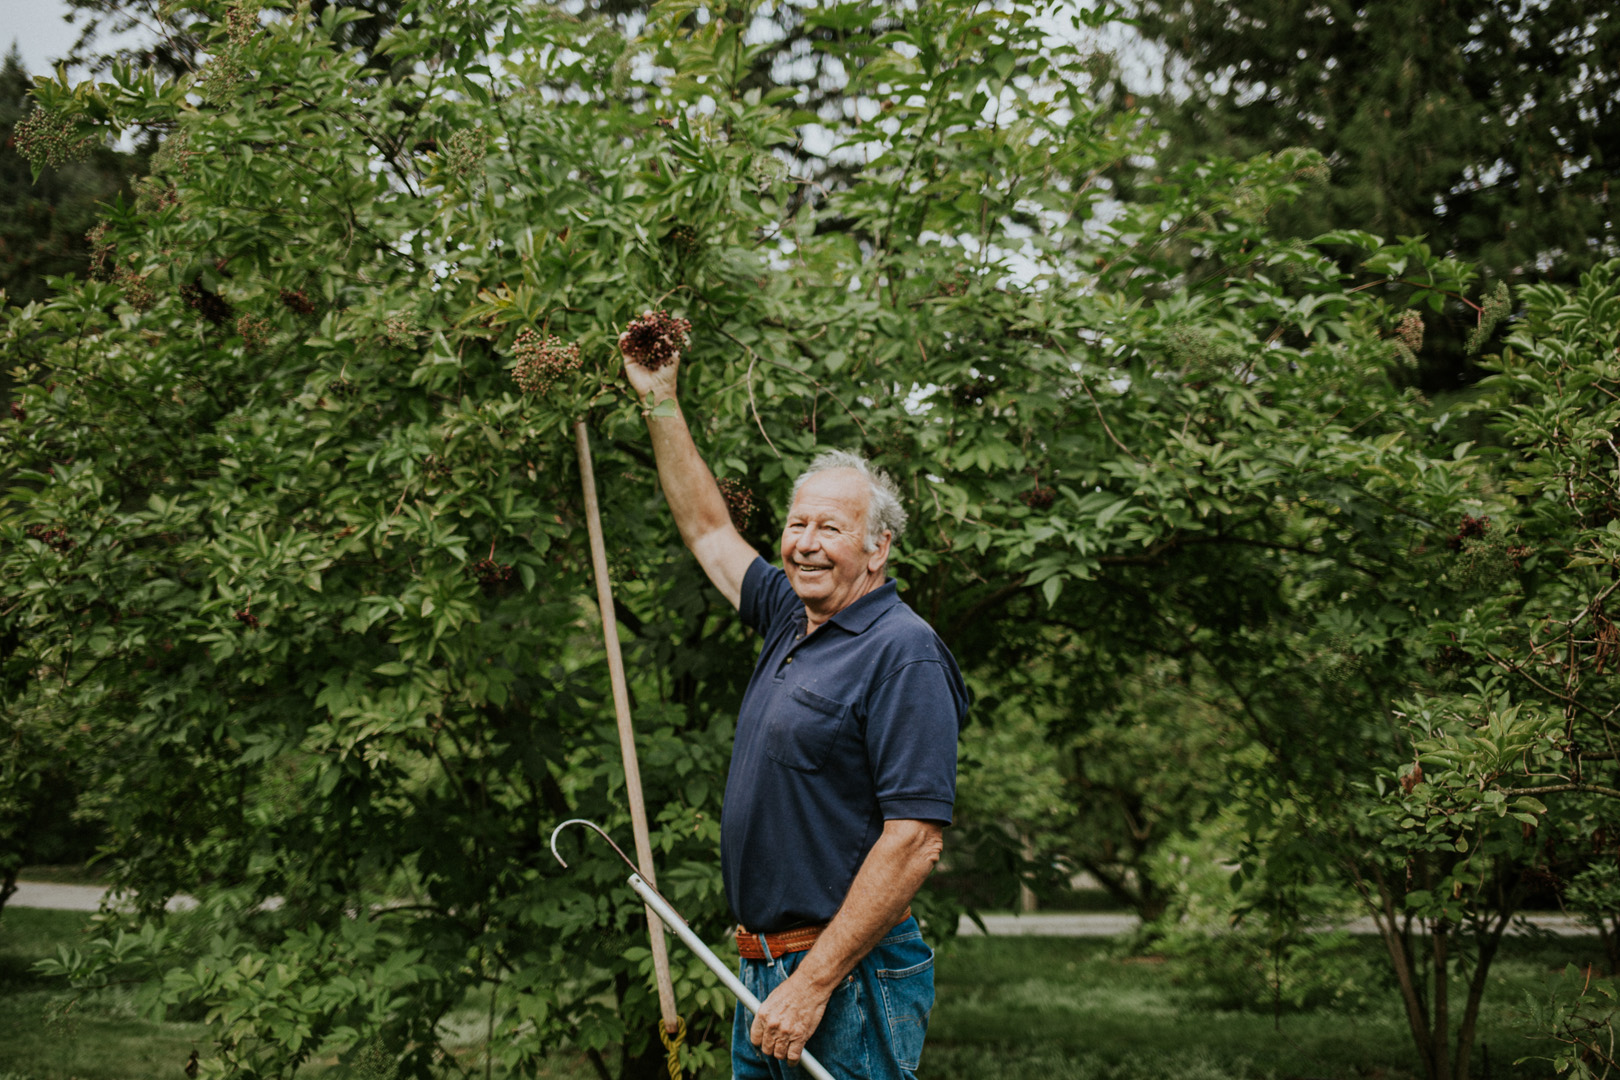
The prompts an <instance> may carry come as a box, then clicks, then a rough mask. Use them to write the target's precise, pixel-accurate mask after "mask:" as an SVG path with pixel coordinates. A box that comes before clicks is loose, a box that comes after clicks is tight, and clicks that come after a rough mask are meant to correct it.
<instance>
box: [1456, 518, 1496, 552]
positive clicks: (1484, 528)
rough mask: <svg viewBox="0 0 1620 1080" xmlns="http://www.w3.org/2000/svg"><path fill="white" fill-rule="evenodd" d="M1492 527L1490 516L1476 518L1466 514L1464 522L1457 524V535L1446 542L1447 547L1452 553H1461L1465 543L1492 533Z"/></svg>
mask: <svg viewBox="0 0 1620 1080" xmlns="http://www.w3.org/2000/svg"><path fill="white" fill-rule="evenodd" d="M1490 527H1491V519H1490V517H1489V516H1488V515H1486V516H1481V517H1475V516H1474V515H1472V514H1464V515H1463V516H1462V521H1460V522H1458V524H1457V532H1456V535H1454V536H1453V537H1451V539H1449V540H1447V541H1446V547H1448V548H1450V549H1451V550H1452V551H1461V550H1462V546H1463V544H1464V543H1466V542H1467V541H1469V540H1477V539H1479V538H1480V537H1482V536H1484V535H1485V534H1486V533H1487V532H1488V531H1490Z"/></svg>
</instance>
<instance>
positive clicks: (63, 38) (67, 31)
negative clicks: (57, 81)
mask: <svg viewBox="0 0 1620 1080" xmlns="http://www.w3.org/2000/svg"><path fill="white" fill-rule="evenodd" d="M68 11H69V8H68V5H67V0H0V54H3V53H5V52H8V51H10V49H11V43H12V42H13V41H15V42H16V43H17V48H18V49H19V50H20V51H21V52H22V58H23V67H25V68H27V69H28V72H29V74H31V75H46V74H49V73H50V70H51V65H52V63H53V62H54V61H55V60H56V59H57V58H59V57H61V56H65V55H66V54H67V52H68V50H69V49H71V48H72V47H73V42H74V40H75V39H76V38H77V37H78V36H79V30H80V28H81V25H82V24H76V25H69V24H68V23H67V22H66V21H65V20H64V18H63V17H64V16H65V15H67V13H68Z"/></svg>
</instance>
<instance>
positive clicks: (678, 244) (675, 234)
mask: <svg viewBox="0 0 1620 1080" xmlns="http://www.w3.org/2000/svg"><path fill="white" fill-rule="evenodd" d="M664 239H665V240H667V241H668V242H669V246H670V247H672V248H674V249H675V250H676V251H679V252H680V253H681V254H683V255H690V254H691V253H692V252H694V251H696V250H697V249H698V247H699V244H700V243H701V241H700V239H699V237H698V231H697V230H696V229H694V228H692V226H690V225H677V226H675V227H674V228H673V229H671V230H669V232H668V233H666V234H665V235H664Z"/></svg>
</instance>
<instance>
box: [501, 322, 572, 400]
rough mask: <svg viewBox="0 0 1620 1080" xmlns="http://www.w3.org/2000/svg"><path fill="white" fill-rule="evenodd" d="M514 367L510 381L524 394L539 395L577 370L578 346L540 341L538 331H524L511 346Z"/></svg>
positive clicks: (550, 337) (554, 338) (550, 338)
mask: <svg viewBox="0 0 1620 1080" xmlns="http://www.w3.org/2000/svg"><path fill="white" fill-rule="evenodd" d="M512 356H513V358H515V359H516V360H517V367H515V368H514V369H513V370H512V378H514V379H516V380H517V384H518V388H519V389H521V390H522V391H523V392H524V393H525V394H543V393H545V392H546V391H547V390H550V389H551V384H552V383H554V382H556V381H557V380H558V379H560V378H562V377H563V376H564V375H566V374H568V372H570V371H577V370H579V346H578V345H576V344H574V343H573V342H571V341H564V340H563V339H562V338H560V337H557V336H555V335H547V336H545V337H541V336H540V334H539V332H538V331H535V330H524V331H523V332H522V333H520V334H518V336H517V340H516V341H514V342H513V343H512Z"/></svg>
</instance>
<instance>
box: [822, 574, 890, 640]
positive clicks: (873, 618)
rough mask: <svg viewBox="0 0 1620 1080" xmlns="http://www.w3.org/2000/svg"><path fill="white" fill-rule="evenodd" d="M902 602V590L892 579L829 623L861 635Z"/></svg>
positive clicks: (839, 613)
mask: <svg viewBox="0 0 1620 1080" xmlns="http://www.w3.org/2000/svg"><path fill="white" fill-rule="evenodd" d="M899 602H900V588H899V586H897V585H896V584H895V583H894V579H893V578H890V579H889V580H887V581H885V582H884V583H883V584H882V585H880V586H878V587H877V588H875V589H873V590H872V591H871V592H869V593H867V594H866V595H865V596H863V597H861V598H860V599H859V600H857V601H855V602H854V603H853V604H850V605H849V606H848V607H846V608H844V609H843V610H841V611H839V612H838V614H836V615H834V616H833V617H832V618H830V619H828V620H827V621H828V622H830V623H832V624H834V625H836V626H837V627H839V628H840V629H842V630H847V631H848V632H850V633H851V634H860V633H864V632H865V631H866V628H867V627H869V626H871V625H872V624H873V623H875V622H877V620H878V616H880V615H882V614H883V613H884V612H885V611H888V610H889V609H890V608H892V607H894V605H896V604H898V603H899Z"/></svg>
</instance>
